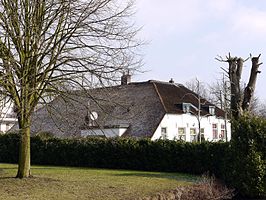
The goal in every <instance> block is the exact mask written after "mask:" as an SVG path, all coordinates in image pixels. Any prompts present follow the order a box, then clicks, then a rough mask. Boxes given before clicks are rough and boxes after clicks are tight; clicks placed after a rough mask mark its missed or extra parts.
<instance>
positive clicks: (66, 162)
mask: <svg viewBox="0 0 266 200" xmlns="http://www.w3.org/2000/svg"><path fill="white" fill-rule="evenodd" d="M232 126H233V130H232V131H233V133H232V136H233V137H232V141H231V142H229V143H222V142H221V143H219V142H218V143H211V142H203V143H186V142H178V141H170V140H157V141H151V140H149V139H139V140H137V139H129V138H112V139H107V138H79V139H59V138H49V137H41V136H35V137H32V138H31V163H32V164H35V165H59V166H77V167H95V168H112V169H131V170H147V171H165V172H181V173H190V174H203V173H206V172H209V173H210V174H215V175H216V176H217V177H218V178H220V179H222V180H223V181H224V182H225V183H226V184H227V185H228V186H231V187H234V188H236V189H237V191H238V192H239V194H241V195H243V196H245V197H266V121H265V120H262V119H260V118H255V117H249V116H244V117H242V118H241V119H239V120H238V121H237V122H233V124H232ZM19 138H20V137H19V136H18V135H17V134H6V135H0V162H5V163H17V161H18V147H19V145H18V144H19Z"/></svg>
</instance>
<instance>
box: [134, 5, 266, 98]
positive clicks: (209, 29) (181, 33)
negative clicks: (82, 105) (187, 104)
mask: <svg viewBox="0 0 266 200" xmlns="http://www.w3.org/2000/svg"><path fill="white" fill-rule="evenodd" d="M136 3H137V4H136V10H137V13H136V21H137V24H138V25H141V26H143V29H142V30H141V32H140V37H141V38H143V39H145V40H146V41H148V42H149V44H148V45H147V46H145V47H144V49H143V53H144V67H143V69H142V70H144V71H147V72H145V73H144V74H138V75H135V76H134V77H133V80H134V81H143V80H149V79H156V80H162V81H168V80H170V78H173V79H174V80H175V82H178V83H185V82H186V81H189V80H191V79H193V78H195V77H197V78H198V79H199V80H200V81H205V82H207V83H212V82H215V80H216V79H219V78H221V69H220V67H221V66H224V67H227V65H226V63H220V62H218V61H216V60H215V57H217V55H221V56H223V57H225V56H226V55H228V53H229V52H231V55H233V56H238V57H243V58H247V57H248V56H249V54H250V53H251V54H252V55H254V56H257V55H259V54H260V53H261V54H262V56H261V61H262V62H264V64H263V65H262V66H261V71H262V73H261V74H259V76H258V82H257V88H256V91H257V92H256V93H257V95H258V96H259V97H260V98H262V99H266V90H265V89H264V87H265V86H266V76H265V74H266V1H265V0H256V1H254V0H204V1H203V0H185V1H183V0H182V1H181V0H163V1H162V0H136ZM250 66H251V61H250V60H249V61H247V62H246V63H245V68H244V71H245V74H246V76H244V77H243V79H242V81H244V82H248V77H247V75H248V74H249V70H250ZM264 91H265V92H264Z"/></svg>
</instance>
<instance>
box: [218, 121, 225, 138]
mask: <svg viewBox="0 0 266 200" xmlns="http://www.w3.org/2000/svg"><path fill="white" fill-rule="evenodd" d="M224 136H225V125H224V124H221V134H220V135H219V138H220V139H224Z"/></svg>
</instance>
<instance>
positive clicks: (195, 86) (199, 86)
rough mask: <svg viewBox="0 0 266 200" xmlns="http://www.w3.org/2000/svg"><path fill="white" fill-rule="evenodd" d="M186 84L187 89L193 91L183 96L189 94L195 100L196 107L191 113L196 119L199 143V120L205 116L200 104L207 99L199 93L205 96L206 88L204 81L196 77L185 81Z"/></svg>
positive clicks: (204, 102)
mask: <svg viewBox="0 0 266 200" xmlns="http://www.w3.org/2000/svg"><path fill="white" fill-rule="evenodd" d="M186 85H187V86H188V89H190V90H191V91H192V92H194V93H187V94H186V95H185V96H187V95H190V96H192V97H193V98H195V99H196V100H197V107H196V108H195V111H194V112H191V114H193V115H194V116H195V117H196V119H197V121H198V133H197V141H199V142H200V143H201V140H202V138H201V120H202V118H203V117H206V115H202V106H204V105H205V104H206V102H207V100H206V99H205V98H203V97H202V96H201V94H202V95H204V96H205V97H206V98H207V92H206V88H205V85H204V83H202V82H200V81H199V80H198V79H197V78H196V79H194V80H192V81H190V82H187V83H186ZM183 98H184V97H183Z"/></svg>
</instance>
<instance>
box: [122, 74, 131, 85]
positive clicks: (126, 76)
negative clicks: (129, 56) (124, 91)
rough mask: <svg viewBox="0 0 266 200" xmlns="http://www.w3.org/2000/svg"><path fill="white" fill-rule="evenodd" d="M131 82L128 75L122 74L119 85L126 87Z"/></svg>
mask: <svg viewBox="0 0 266 200" xmlns="http://www.w3.org/2000/svg"><path fill="white" fill-rule="evenodd" d="M130 82H131V75H129V73H127V74H123V76H122V77H121V85H127V84H129V83H130Z"/></svg>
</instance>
